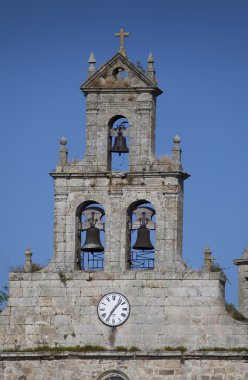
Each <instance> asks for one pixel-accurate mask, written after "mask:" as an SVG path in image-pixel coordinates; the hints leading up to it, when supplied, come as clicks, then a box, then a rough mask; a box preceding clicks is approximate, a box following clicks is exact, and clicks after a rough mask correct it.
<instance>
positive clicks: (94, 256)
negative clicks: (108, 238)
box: [75, 198, 105, 271]
mask: <svg viewBox="0 0 248 380" xmlns="http://www.w3.org/2000/svg"><path fill="white" fill-rule="evenodd" d="M75 214H76V215H75V254H76V262H77V266H78V268H79V269H82V270H90V271H96V270H103V268H104V230H105V220H104V217H105V209H104V206H103V205H102V204H101V203H99V202H97V201H95V200H94V199H93V198H92V200H86V201H84V202H82V203H80V204H79V205H78V207H77V208H76V213H75ZM90 236H91V237H94V239H93V240H94V242H93V241H92V239H91V240H90V241H89V237H90ZM102 241H103V244H102Z"/></svg>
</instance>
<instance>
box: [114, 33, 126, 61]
mask: <svg viewBox="0 0 248 380" xmlns="http://www.w3.org/2000/svg"><path fill="white" fill-rule="evenodd" d="M115 36H116V37H120V49H119V53H121V54H122V55H124V57H126V51H125V46H124V37H129V32H124V29H122V28H121V29H120V32H119V33H115Z"/></svg>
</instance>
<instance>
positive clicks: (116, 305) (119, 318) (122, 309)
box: [97, 293, 130, 326]
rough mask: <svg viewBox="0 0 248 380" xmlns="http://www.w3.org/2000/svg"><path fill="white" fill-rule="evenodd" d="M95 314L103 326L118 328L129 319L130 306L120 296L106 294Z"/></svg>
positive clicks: (117, 294) (118, 294)
mask: <svg viewBox="0 0 248 380" xmlns="http://www.w3.org/2000/svg"><path fill="white" fill-rule="evenodd" d="M97 313H98V317H99V318H100V320H101V321H102V322H103V323H105V325H107V326H120V325H122V324H123V323H124V322H125V321H126V320H127V319H128V317H129V313H130V305H129V302H128V300H127V299H126V297H124V296H123V295H122V294H120V293H108V294H106V295H105V296H104V297H102V299H101V300H100V302H99V304H98V307H97Z"/></svg>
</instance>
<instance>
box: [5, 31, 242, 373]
mask: <svg viewBox="0 0 248 380" xmlns="http://www.w3.org/2000/svg"><path fill="white" fill-rule="evenodd" d="M125 35H126V33H125V32H124V31H123V30H122V29H121V31H120V33H118V36H119V37H120V39H121V44H120V50H119V52H118V53H117V54H115V55H114V56H113V57H112V58H111V59H110V60H109V61H107V62H106V63H105V64H104V65H103V66H101V67H100V69H98V70H96V68H95V63H96V62H95V58H94V55H93V54H91V56H90V59H89V71H88V78H87V80H86V81H85V82H84V83H83V84H82V85H81V90H82V91H83V93H84V94H85V96H86V154H85V157H84V158H83V159H82V160H81V161H78V162H70V161H69V159H68V151H67V147H66V145H67V140H66V139H65V138H61V140H60V151H59V163H58V165H57V167H56V169H55V170H54V171H53V172H52V173H50V174H51V176H52V177H53V179H54V252H53V257H52V259H51V261H50V263H49V264H48V266H47V267H45V268H43V269H42V270H39V271H36V272H34V271H33V265H32V252H31V250H30V249H28V250H27V251H26V253H25V254H26V257H25V265H24V268H23V273H11V274H10V282H9V289H10V297H9V302H8V305H7V307H6V308H5V310H4V311H3V312H2V313H1V314H0V350H1V352H0V378H1V379H8V380H12V379H13V380H14V379H19V380H31V379H32V380H33V379H34V380H43V379H74V380H79V379H87V380H88V379H89V380H141V379H142V380H143V379H144V380H146V379H147V380H148V379H149V380H161V379H164V378H166V379H167V378H168V379H201V380H211V379H212V380H217V379H218V380H222V379H223V380H224V379H230V380H231V379H247V378H248V365H247V363H248V350H247V348H248V323H247V318H248V285H247V284H248V281H247V280H248V251H245V252H244V255H243V257H242V258H241V259H236V260H235V264H236V265H238V267H239V308H240V311H241V312H242V314H243V316H244V318H243V320H236V319H234V318H232V317H231V316H230V315H229V314H228V311H227V310H226V306H225V281H226V278H225V275H224V273H223V272H222V271H221V270H216V268H214V265H213V262H212V260H211V252H210V250H209V249H208V248H206V249H205V252H204V260H203V261H204V263H203V268H202V270H201V271H195V270H192V269H191V268H188V267H187V265H186V264H185V262H184V260H183V255H182V225H183V192H184V187H183V184H184V181H185V180H186V179H187V178H188V177H189V175H188V174H187V173H186V172H185V171H184V170H183V167H182V162H181V146H180V138H179V136H175V138H174V140H173V146H172V153H171V155H170V156H164V157H162V158H160V159H157V158H156V156H155V127H156V101H157V97H158V96H160V95H161V94H162V91H161V90H160V89H159V87H158V85H157V79H156V76H155V69H154V60H153V56H152V54H150V55H149V57H148V66H147V70H146V72H144V70H142V68H140V67H137V66H136V65H134V64H133V63H132V62H131V61H130V60H129V59H128V57H127V55H126V51H125V47H124V37H125ZM118 160H119V161H118ZM124 160H126V165H127V167H126V170H122V169H121V168H122V164H123V162H124ZM127 161H128V162H127ZM117 163H119V166H118V168H119V169H118V170H116V168H115V166H116V165H117ZM241 319H242V318H241Z"/></svg>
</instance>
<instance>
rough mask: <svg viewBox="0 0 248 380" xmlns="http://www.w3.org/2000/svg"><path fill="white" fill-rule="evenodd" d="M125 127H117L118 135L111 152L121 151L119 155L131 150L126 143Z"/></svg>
mask: <svg viewBox="0 0 248 380" xmlns="http://www.w3.org/2000/svg"><path fill="white" fill-rule="evenodd" d="M124 129H125V127H122V126H119V127H117V128H116V130H117V133H118V135H117V136H116V137H115V142H114V145H113V146H112V148H111V149H110V152H112V153H119V156H120V155H121V153H128V152H129V149H128V147H127V143H126V137H124V136H123V130H124Z"/></svg>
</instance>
